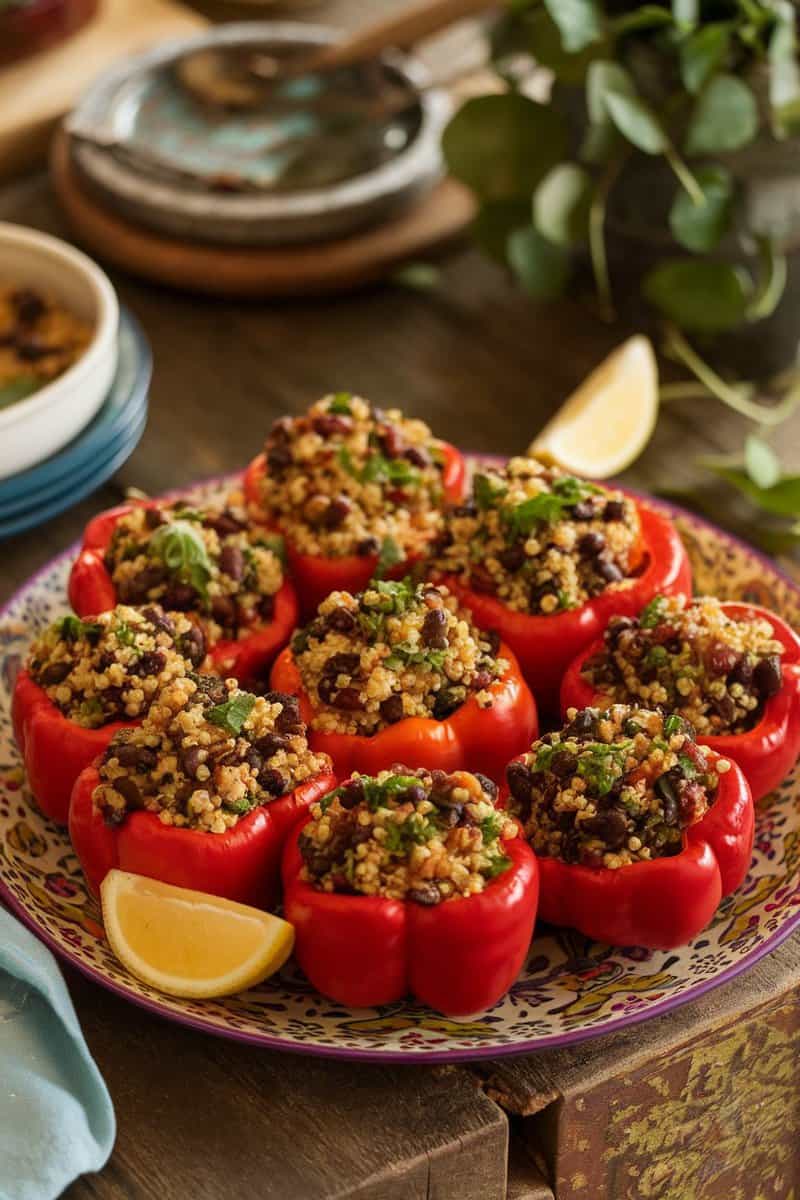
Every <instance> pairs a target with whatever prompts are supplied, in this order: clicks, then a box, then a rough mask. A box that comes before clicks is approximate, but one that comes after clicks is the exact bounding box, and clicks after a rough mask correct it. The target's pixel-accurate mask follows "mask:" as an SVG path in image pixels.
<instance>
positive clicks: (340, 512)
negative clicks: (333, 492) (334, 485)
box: [322, 496, 353, 529]
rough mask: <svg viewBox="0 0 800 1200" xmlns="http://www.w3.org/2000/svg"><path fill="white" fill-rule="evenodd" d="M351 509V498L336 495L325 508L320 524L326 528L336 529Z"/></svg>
mask: <svg viewBox="0 0 800 1200" xmlns="http://www.w3.org/2000/svg"><path fill="white" fill-rule="evenodd" d="M352 511H353V502H352V500H349V499H348V498H347V496H336V498H335V499H333V500H331V502H330V504H329V505H328V507H327V508H326V509H325V513H324V515H323V518H322V524H323V525H324V526H325V528H326V529H338V528H339V526H340V525H341V524H342V523H343V522H344V521H345V520H346V519H347V516H348V514H349V513H351V512H352Z"/></svg>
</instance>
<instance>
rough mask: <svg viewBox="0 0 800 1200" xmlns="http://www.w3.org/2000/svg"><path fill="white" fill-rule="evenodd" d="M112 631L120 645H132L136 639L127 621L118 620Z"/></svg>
mask: <svg viewBox="0 0 800 1200" xmlns="http://www.w3.org/2000/svg"><path fill="white" fill-rule="evenodd" d="M114 633H115V634H116V635H117V641H118V642H119V644H120V646H132V645H133V644H134V642H135V641H136V634H135V633H134V631H133V630H132V629H131V627H130V625H129V624H128V622H127V621H118V622H117V624H116V625H115V626H114Z"/></svg>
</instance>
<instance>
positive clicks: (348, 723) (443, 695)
mask: <svg viewBox="0 0 800 1200" xmlns="http://www.w3.org/2000/svg"><path fill="white" fill-rule="evenodd" d="M499 645H500V642H499V638H498V637H497V635H496V634H494V633H484V632H482V631H480V630H478V629H477V628H476V627H475V626H474V625H473V624H472V622H471V620H470V619H469V616H468V614H467V613H465V612H463V611H460V610H459V609H458V607H457V604H456V601H455V598H454V597H453V596H451V595H450V593H449V592H448V590H447V588H443V587H435V586H434V585H433V584H430V583H423V584H419V585H416V586H415V585H414V584H413V583H412V582H411V581H410V580H403V581H401V582H396V583H395V582H390V581H385V580H377V581H376V582H375V583H373V584H372V585H371V586H370V587H368V588H367V589H366V591H364V592H361V593H360V594H359V595H357V596H353V595H351V594H350V593H349V592H332V593H331V595H330V596H328V598H327V599H326V600H324V601H323V602H322V604H320V606H319V609H318V610H317V616H316V617H315V618H314V620H313V621H312V622H311V624H310V625H307V626H306V628H305V629H302V630H300V631H299V632H298V633H297V634H295V636H294V638H293V640H292V652H293V654H294V659H295V662H296V664H297V668H298V670H299V672H300V676H301V678H302V681H303V686H304V688H305V690H306V692H307V693H308V695H309V696H310V698H311V701H312V704H313V706H314V709H315V716H314V720H313V722H312V727H313V728H314V729H318V730H321V731H323V732H327V733H334V732H335V733H356V734H366V735H369V734H372V733H376V732H377V731H378V730H379V729H384V728H385V727H386V726H387V725H394V724H395V723H396V722H397V721H402V720H403V719H404V718H405V717H433V718H435V719H436V720H444V719H445V718H446V717H448V716H450V715H451V714H452V713H453V712H455V710H456V709H457V708H459V707H460V705H462V704H463V703H464V701H465V700H467V699H469V698H470V697H471V696H474V697H475V699H476V701H477V703H478V704H479V705H480V706H481V707H482V708H490V707H491V705H492V703H493V697H492V692H491V690H490V689H491V685H492V683H494V681H495V680H497V679H498V678H499V677H500V676H501V675H502V674H503V673H504V672H505V671H507V670H508V665H509V664H508V661H507V660H506V659H502V658H498V657H497V655H498V650H499Z"/></svg>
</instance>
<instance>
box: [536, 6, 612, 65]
mask: <svg viewBox="0 0 800 1200" xmlns="http://www.w3.org/2000/svg"><path fill="white" fill-rule="evenodd" d="M544 6H545V8H546V9H547V11H548V12H549V13H550V16H551V17H552V18H553V20H554V21H555V23H556V25H557V26H558V29H559V32H560V34H561V40H562V42H563V44H564V49H565V50H567V51H569V52H570V53H571V54H575V53H577V52H578V51H580V50H584V49H585V48H586V47H587V46H590V45H591V44H592V42H597V41H599V40H600V38H601V37H602V34H603V28H602V23H601V13H600V6H599V5H598V3H597V0H544Z"/></svg>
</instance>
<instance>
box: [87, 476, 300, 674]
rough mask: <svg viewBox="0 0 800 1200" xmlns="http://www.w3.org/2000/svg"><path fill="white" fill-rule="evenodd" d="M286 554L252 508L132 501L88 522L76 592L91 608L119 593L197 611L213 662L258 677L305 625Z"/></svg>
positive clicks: (131, 600)
mask: <svg viewBox="0 0 800 1200" xmlns="http://www.w3.org/2000/svg"><path fill="white" fill-rule="evenodd" d="M282 559H283V543H282V540H281V539H280V538H279V537H277V536H275V535H273V534H269V533H267V532H266V531H265V530H264V529H263V528H262V527H260V526H259V527H254V526H253V525H252V523H251V522H249V521H248V519H247V515H246V513H245V512H244V510H242V509H236V508H233V507H230V506H229V507H226V508H210V507H205V506H204V507H200V508H197V507H194V506H190V505H189V504H188V503H186V502H184V501H171V502H170V503H162V502H160V501H157V500H152V501H146V502H144V503H134V504H124V505H120V506H119V507H118V508H112V509H109V510H108V511H107V512H103V513H100V514H99V515H98V516H96V517H95V518H94V520H92V521H90V522H89V524H88V525H87V526H86V530H85V531H84V537H83V547H82V549H81V552H80V554H79V555H78V558H77V560H76V561H75V563H74V564H73V567H72V572H71V574H70V579H69V598H70V602H71V604H72V606H73V608H74V609H75V611H76V612H77V613H79V614H80V615H81V616H91V615H94V614H95V613H98V612H104V611H105V610H106V609H107V608H111V607H113V606H114V604H116V603H117V601H118V600H119V601H121V602H122V603H125V604H147V603H152V602H153V601H157V602H158V603H160V604H162V605H163V606H164V608H166V609H169V610H170V611H180V612H187V613H191V614H192V615H193V616H195V617H196V619H197V620H198V622H199V623H200V624H201V626H202V628H203V631H204V635H205V638H206V642H207V646H208V651H209V660H208V663H207V667H208V669H209V670H213V671H214V672H216V674H218V675H222V676H228V675H231V676H234V677H235V678H237V679H239V680H241V681H248V680H252V679H255V678H257V677H258V676H259V675H260V674H262V673H263V672H264V671H265V670H267V669H268V668H269V666H270V664H271V663H272V661H273V659H274V658H275V655H276V654H277V653H278V651H279V650H280V649H282V647H283V646H285V645H286V642H287V641H288V639H289V636H290V634H291V632H292V630H293V629H294V627H295V625H296V624H297V599H296V596H295V591H294V587H293V586H292V584H291V583H290V581H289V580H288V579H287V577H286V575H285V572H284V567H283V561H282Z"/></svg>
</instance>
